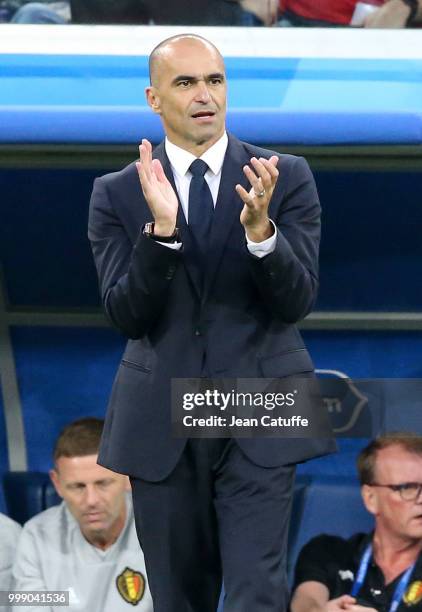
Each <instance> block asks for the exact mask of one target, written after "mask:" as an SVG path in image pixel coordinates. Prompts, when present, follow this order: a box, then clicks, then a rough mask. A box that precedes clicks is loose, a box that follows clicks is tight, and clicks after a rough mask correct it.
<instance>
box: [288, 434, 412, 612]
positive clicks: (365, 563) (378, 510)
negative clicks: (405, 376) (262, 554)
mask: <svg viewBox="0 0 422 612" xmlns="http://www.w3.org/2000/svg"><path fill="white" fill-rule="evenodd" d="M358 473H359V479H360V482H361V485H362V489H361V492H362V497H363V501H364V504H365V506H366V509H367V510H368V512H370V513H371V514H373V515H374V518H375V530H374V531H373V533H370V534H362V533H360V534H356V535H354V536H352V537H351V538H350V539H349V540H344V539H342V538H339V537H336V536H329V535H321V536H318V537H316V538H314V539H312V540H311V541H310V542H308V544H306V545H305V546H304V548H303V549H302V551H301V553H300V555H299V559H298V562H297V565H296V575H295V587H294V593H293V599H292V602H291V611H292V612H339V611H340V610H349V611H351V612H374V611H376V612H396V611H397V612H404V611H405V610H408V611H412V612H420V611H422V552H421V551H422V436H418V435H416V434H410V433H394V434H387V435H383V436H380V437H379V438H376V439H375V440H373V441H372V442H371V443H370V444H369V445H368V446H367V447H366V448H365V449H363V451H362V452H361V453H360V455H359V458H358Z"/></svg>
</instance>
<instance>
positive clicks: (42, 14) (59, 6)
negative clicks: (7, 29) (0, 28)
mask: <svg viewBox="0 0 422 612" xmlns="http://www.w3.org/2000/svg"><path fill="white" fill-rule="evenodd" d="M69 21H70V6H69V2H67V1H63V2H29V3H28V4H24V5H23V6H21V7H20V8H19V9H18V10H17V11H16V13H15V14H14V15H13V17H12V19H11V20H10V22H11V23H39V24H45V23H54V24H64V23H69Z"/></svg>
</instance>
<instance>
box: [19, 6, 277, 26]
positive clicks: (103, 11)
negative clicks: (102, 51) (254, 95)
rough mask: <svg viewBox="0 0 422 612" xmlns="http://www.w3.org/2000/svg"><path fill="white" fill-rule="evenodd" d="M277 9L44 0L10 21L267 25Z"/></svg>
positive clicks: (274, 17) (271, 21)
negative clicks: (52, 0)
mask: <svg viewBox="0 0 422 612" xmlns="http://www.w3.org/2000/svg"><path fill="white" fill-rule="evenodd" d="M10 1H11V2H20V3H21V4H22V0H10ZM15 6H16V5H15ZM277 10H278V0H200V1H198V0H195V1H194V0H177V1H175V2H168V1H167V0H64V1H62V2H50V1H49V0H47V1H44V2H28V3H26V4H24V5H23V6H21V8H19V10H16V12H15V14H14V17H13V18H12V19H11V22H12V23H56V24H64V23H69V22H71V23H79V24H116V25H118V24H133V25H140V24H148V23H152V24H157V25H211V26H212V25H214V26H215V25H228V26H230V25H231V26H255V25H266V26H268V25H272V24H273V23H275V21H276V19H277Z"/></svg>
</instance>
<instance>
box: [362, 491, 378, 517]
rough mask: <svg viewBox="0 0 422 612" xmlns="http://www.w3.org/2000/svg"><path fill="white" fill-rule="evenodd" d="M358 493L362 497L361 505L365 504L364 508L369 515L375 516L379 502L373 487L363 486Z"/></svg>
mask: <svg viewBox="0 0 422 612" xmlns="http://www.w3.org/2000/svg"><path fill="white" fill-rule="evenodd" d="M360 492H361V495H362V499H363V503H364V504H365V508H366V509H367V510H368V512H370V513H371V514H374V515H376V514H377V513H378V507H379V501H378V495H377V491H376V489H375V487H371V486H369V485H363V486H362V487H361V490H360Z"/></svg>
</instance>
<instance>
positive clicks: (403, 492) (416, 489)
mask: <svg viewBox="0 0 422 612" xmlns="http://www.w3.org/2000/svg"><path fill="white" fill-rule="evenodd" d="M369 486H370V487H386V488H387V489H391V490H392V491H398V492H399V493H400V497H401V498H402V500H403V501H416V500H417V499H418V497H419V495H420V494H421V493H422V482H403V483H401V484H378V483H376V482H373V483H372V484H370V485H369Z"/></svg>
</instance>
